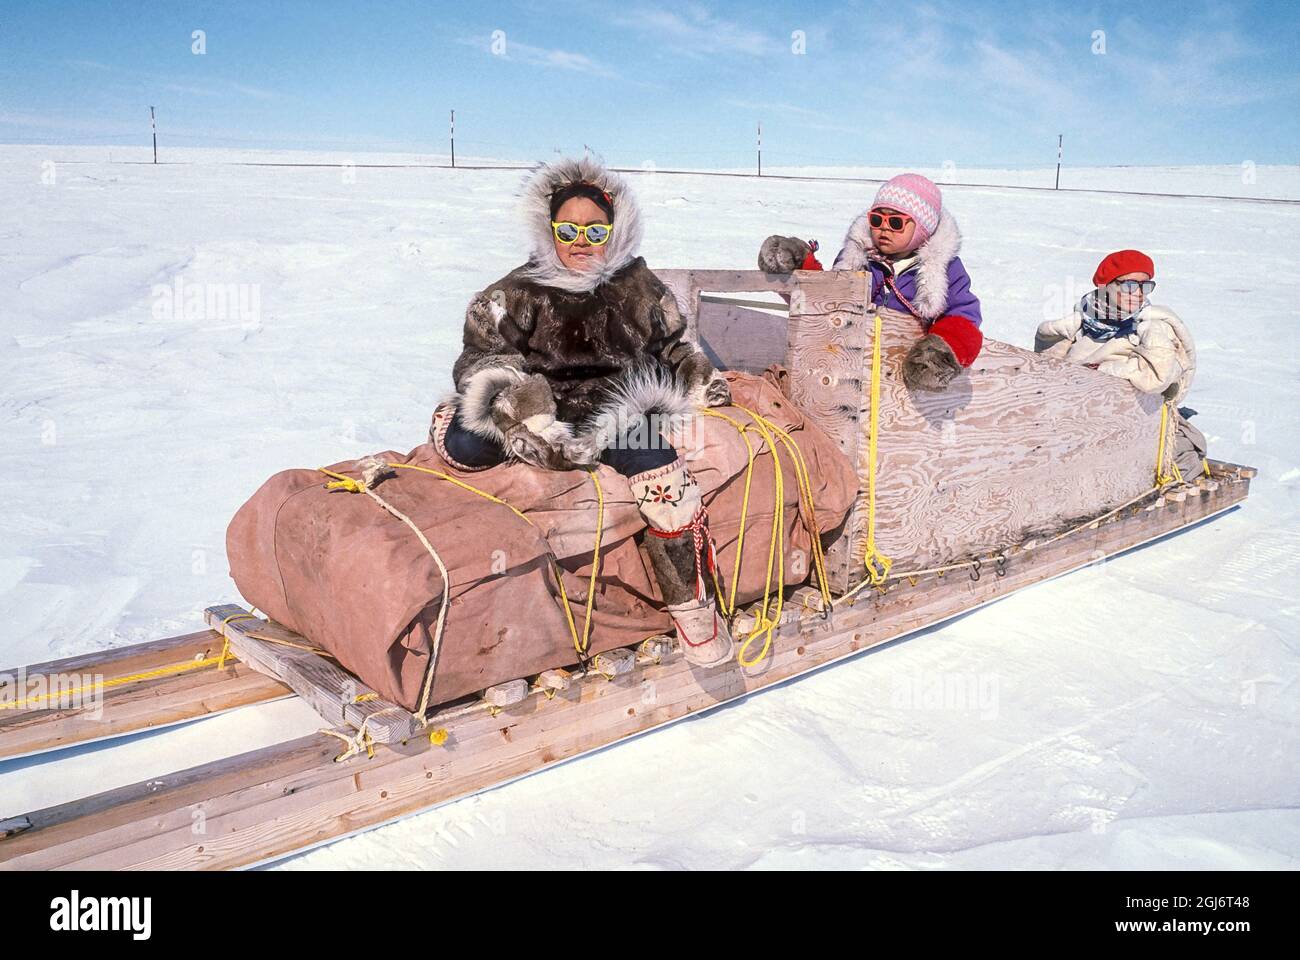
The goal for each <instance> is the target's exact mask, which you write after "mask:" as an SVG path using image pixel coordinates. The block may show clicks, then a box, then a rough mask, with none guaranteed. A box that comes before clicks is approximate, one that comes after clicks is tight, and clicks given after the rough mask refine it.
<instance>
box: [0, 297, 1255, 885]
mask: <svg viewBox="0 0 1300 960" xmlns="http://www.w3.org/2000/svg"><path fill="white" fill-rule="evenodd" d="M661 276H663V277H664V279H665V280H666V282H668V283H669V284H670V285H671V286H673V288H674V290H675V291H676V292H677V294H678V298H679V301H680V302H681V304H682V306H683V307H684V308H685V309H686V310H687V311H688V312H689V313H690V315H691V318H692V323H694V324H695V325H696V326H697V330H698V333H699V335H700V337H701V338H702V340H703V342H704V343H705V345H706V348H707V349H708V350H710V351H712V352H713V353H714V356H715V358H716V360H717V361H718V362H720V364H721V365H725V366H728V367H731V368H734V369H749V370H762V369H763V368H765V367H766V366H767V365H768V364H770V363H773V362H778V363H781V364H783V365H784V366H785V367H786V369H787V370H788V372H789V377H790V392H791V394H792V396H793V397H794V398H795V401H796V402H797V403H798V404H799V405H800V406H801V407H802V408H803V409H805V410H806V411H809V412H811V413H814V414H815V415H816V418H817V420H818V423H819V424H820V425H821V426H823V428H824V429H826V430H827V432H828V433H830V434H831V435H832V436H833V437H835V438H836V440H837V441H838V442H839V443H840V445H841V448H842V449H843V450H844V451H845V452H846V454H848V455H849V456H850V457H851V458H853V459H854V461H855V462H857V463H858V464H859V468H860V473H861V475H862V477H863V489H862V490H861V494H860V499H859V502H858V504H857V505H856V506H855V508H854V510H853V512H852V513H851V515H850V516H849V518H848V520H847V521H846V523H845V524H844V527H843V529H842V530H841V531H840V532H839V534H838V535H837V536H835V537H834V538H833V542H831V541H828V543H827V574H828V578H829V587H830V593H831V596H832V599H833V603H832V605H831V606H830V607H829V608H827V606H826V604H825V603H824V601H823V594H822V592H821V591H820V590H819V589H816V588H815V587H809V586H805V587H799V588H796V589H794V590H792V591H790V594H789V596H788V597H787V598H786V603H785V605H784V608H783V611H782V613H781V616H780V626H779V627H777V628H776V631H775V635H774V636H775V639H774V643H773V646H772V651H771V654H770V655H769V656H767V657H766V658H765V659H763V660H762V661H760V662H758V663H757V664H755V665H754V666H752V667H742V666H741V665H739V664H738V663H732V664H729V665H727V666H725V667H719V668H714V669H710V670H698V669H695V668H692V667H691V666H690V665H689V664H687V663H686V661H685V660H684V659H683V657H682V655H681V653H680V652H679V651H677V650H676V649H675V648H674V647H673V644H672V643H671V641H668V640H666V639H665V638H649V639H648V640H647V641H646V642H645V643H643V644H642V645H641V646H640V647H639V648H636V649H626V650H618V651H614V652H612V653H609V654H601V655H600V656H598V657H597V658H596V659H595V660H594V661H593V662H592V663H591V664H590V665H589V667H588V668H587V669H585V670H581V669H576V668H566V667H565V666H564V665H557V666H556V668H555V669H552V670H547V671H545V672H544V673H543V674H541V675H539V676H536V677H521V678H519V679H518V680H516V681H514V682H512V683H507V684H500V685H498V686H496V687H493V688H490V689H488V690H485V691H483V692H482V694H481V695H480V696H478V697H471V698H467V699H465V700H462V701H459V702H456V703H451V704H444V705H442V706H440V707H437V708H436V709H435V710H434V711H433V712H432V715H431V716H430V717H429V718H428V724H427V726H426V725H422V724H419V723H418V721H416V720H415V718H412V717H411V716H410V714H409V713H406V712H405V711H403V710H401V709H400V708H398V707H395V706H393V705H391V704H385V703H383V702H382V701H381V700H379V699H378V698H377V697H375V696H374V695H373V691H368V688H366V687H365V685H364V684H362V683H360V681H358V680H357V679H356V678H355V677H352V676H350V675H349V674H347V673H346V672H344V671H342V670H341V669H340V668H338V667H337V666H336V665H334V664H332V663H331V662H330V661H328V660H326V659H324V658H321V657H319V656H318V655H317V654H316V653H314V652H312V650H311V649H310V647H311V644H310V638H302V637H299V636H297V635H296V634H292V633H290V632H289V631H286V630H285V629H284V628H283V627H281V626H279V625H277V624H273V623H268V622H266V621H265V620H263V619H261V618H258V617H255V616H254V615H253V614H252V613H250V612H249V611H246V610H243V609H242V608H239V607H229V606H227V607H214V608H210V609H209V610H208V611H207V620H208V623H209V625H210V626H211V627H212V628H213V629H211V630H209V631H202V632H199V633H196V634H190V635H187V636H185V637H177V638H172V639H170V640H163V641H157V642H155V643H152V644H142V645H138V646H133V647H127V648H123V649H121V650H115V651H109V652H106V653H103V654H98V655H87V656H84V657H78V658H72V659H70V660H66V661H56V662H53V663H48V664H40V665H37V666H35V667H29V668H27V670H26V673H27V675H28V677H32V676H36V675H38V674H40V675H47V676H53V675H57V674H75V675H77V676H87V675H91V676H93V675H95V674H100V675H102V676H103V677H104V678H105V679H106V683H105V685H104V688H103V697H102V703H101V706H102V715H101V716H100V718H99V719H97V720H95V719H89V718H88V717H87V716H86V715H85V712H84V711H82V710H77V709H73V708H63V707H59V708H51V704H52V703H54V702H55V701H54V698H53V697H49V698H46V699H41V698H40V697H29V702H27V703H20V704H19V705H18V706H17V707H11V708H10V709H4V704H3V701H0V761H2V760H3V759H4V758H6V757H15V756H21V755H24V754H31V753H37V752H41V751H44V750H50V749H58V748H60V747H63V746H67V745H69V744H73V743H78V742H86V741H88V740H92V739H103V738H105V737H113V736H121V735H123V734H126V733H129V732H131V731H135V730H142V729H148V728H152V727H157V726H161V725H165V724H168V723H174V722H179V721H181V720H184V719H192V718H195V717H200V716H204V715H208V714H211V713H214V712H218V711H220V710H224V709H230V708H233V707H235V706H239V705H243V704H249V703H256V702H261V701H264V700H270V699H275V698H277V697H283V696H289V695H294V694H296V695H299V696H303V697H304V698H306V699H307V700H308V702H309V703H310V704H311V705H312V706H313V707H314V708H315V709H316V710H317V711H318V712H319V713H320V714H321V715H322V717H324V718H325V720H326V722H327V724H328V725H329V726H330V727H331V729H332V730H333V735H323V734H318V735H313V736H309V737H303V738H299V739H297V740H292V741H289V742H286V743H282V744H278V745H276V746H273V747H268V748H265V749H261V750H256V751H252V752H249V753H245V754H242V755H239V756H235V757H231V758H228V759H225V760H221V761H217V762H215V763H211V764H206V765H203V766H199V767H195V768H192V769H189V770H185V771H180V772H177V773H174V774H170V775H167V776H164V777H162V778H154V779H151V780H149V781H147V782H145V783H140V784H136V785H132V786H127V787H123V788H120V789H117V790H112V791H108V792H106V793H101V794H98V795H95V796H91V797H88V798H85V799H80V800H76V801H73V802H70V803H65V804H60V805H58V806H55V807H50V808H47V809H44V810H38V811H32V812H27V813H23V812H20V811H12V810H0V868H8V869H46V868H90V869H126V868H163V869H170V868H232V867H246V866H250V865H255V864H260V863H265V862H269V861H273V860H276V859H279V858H282V857H284V856H287V855H290V854H292V853H295V852H298V851H301V850H304V849H306V848H309V847H312V846H315V845H319V844H322V843H327V842H330V841H332V840H335V839H338V838H340V837H344V836H347V835H350V834H353V833H357V832H360V831H362V830H365V829H369V828H371V827H374V826H378V825H380V824H383V823H386V822H389V821H392V820H394V819H397V818H400V817H402V816H405V815H408V814H411V813H415V812H418V811H421V810H425V809H428V808H430V807H432V806H435V805H437V804H440V803H443V802H446V801H448V800H452V799H455V798H457V797H461V796H464V795H467V794H470V793H473V792H475V791H478V790H481V789H483V788H485V787H488V786H492V785H496V784H500V783H503V782H506V781H509V780H511V779H514V778H517V777H520V776H523V775H525V774H528V773H531V772H534V771H536V770H539V769H541V768H543V767H545V766H547V765H549V764H553V763H557V762H560V761H563V760H566V759H570V758H572V757H575V756H578V755H581V754H582V753H585V752H587V751H590V750H594V749H597V748H599V747H602V746H605V745H607V744H610V743H613V742H616V741H618V740H620V739H623V738H626V737H630V736H633V735H636V734H639V733H642V732H645V731H647V730H650V729H653V728H655V727H657V726H660V725H662V724H665V723H668V722H671V721H673V720H677V719H680V718H682V717H684V716H687V715H689V714H692V713H696V712H699V711H702V710H706V709H709V708H711V707H714V706H717V705H719V704H722V703H725V702H728V701H730V700H734V699H736V698H737V697H742V696H744V695H746V694H748V693H752V692H754V691H757V690H760V689H762V688H763V687H765V686H768V685H770V684H772V683H776V682H780V681H783V680H786V679H789V678H790V677H793V676H797V675H799V674H801V673H805V672H807V671H810V670H812V669H814V668H817V667H820V666H822V665H825V664H827V663H831V662H834V661H836V660H840V659H843V658H845V657H848V656H852V655H855V654H857V653H860V652H861V651H863V650H866V649H868V648H870V647H873V646H875V645H878V644H880V643H884V642H886V641H888V640H892V639H895V638H897V637H902V636H906V635H907V634H909V633H913V632H915V631H917V630H919V629H922V628H925V627H929V626H932V625H934V624H937V623H941V622H943V621H944V620H947V619H949V618H951V617H954V616H957V615H959V614H962V613H965V612H967V611H970V610H973V609H975V608H977V607H979V606H981V605H983V604H985V603H988V602H990V601H992V600H996V599H998V598H1000V597H1003V596H1006V595H1007V594H1010V593H1012V592H1015V591H1017V590H1020V589H1022V588H1024V587H1027V586H1030V585H1032V584H1035V583H1038V582H1041V581H1043V580H1047V579H1051V578H1053V577H1056V576H1059V575H1062V574H1064V573H1068V572H1070V571H1072V570H1076V569H1078V568H1080V567H1084V566H1087V565H1089V564H1091V563H1094V562H1097V561H1099V560H1102V559H1104V558H1108V557H1111V556H1115V555H1116V554H1119V553H1123V552H1125V551H1127V550H1130V549H1133V548H1135V547H1138V546H1141V545H1143V544H1146V543H1150V542H1151V541H1154V540H1157V539H1159V538H1161V537H1164V536H1166V535H1168V534H1171V533H1174V532H1176V531H1179V530H1182V529H1185V528H1187V527H1189V526H1192V525H1195V524H1198V523H1200V522H1202V521H1204V520H1207V519H1209V518H1212V517H1214V516H1217V515H1218V514H1220V513H1223V512H1224V511H1227V510H1230V509H1232V508H1234V507H1235V506H1237V505H1238V504H1240V503H1241V502H1242V501H1243V500H1244V499H1245V498H1246V496H1247V494H1248V492H1249V486H1250V478H1251V477H1252V476H1253V475H1254V471H1253V470H1252V469H1251V468H1248V467H1241V466H1237V465H1234V464H1227V463H1219V462H1214V461H1211V462H1210V464H1209V471H1208V476H1200V477H1196V478H1185V480H1184V481H1183V482H1172V483H1161V484H1157V483H1156V482H1155V478H1156V471H1157V468H1156V464H1157V459H1158V458H1157V448H1158V447H1160V446H1163V445H1162V444H1161V443H1160V440H1161V437H1160V434H1161V432H1162V429H1161V404H1160V402H1159V400H1158V398H1157V399H1156V400H1155V401H1151V400H1149V399H1146V398H1141V397H1139V396H1138V395H1137V394H1135V393H1134V392H1133V391H1132V390H1131V389H1130V388H1129V387H1128V386H1127V384H1124V383H1123V382H1121V381H1118V380H1114V379H1113V378H1109V377H1104V376H1103V375H1101V374H1096V373H1094V372H1091V371H1086V370H1082V369H1080V368H1075V367H1067V366H1065V365H1063V364H1059V363H1056V362H1054V361H1048V360H1044V359H1042V358H1038V357H1035V356H1034V355H1032V354H1029V353H1026V352H1025V351H1021V350H1017V349H1016V348H1014V347H1010V346H1007V345H1005V344H999V343H995V342H986V346H985V354H984V356H983V357H981V360H980V361H978V362H977V365H976V367H975V368H974V369H973V370H972V371H971V372H970V374H969V375H968V376H967V377H963V378H960V380H961V382H960V384H959V385H954V388H953V389H952V390H950V391H948V392H946V393H944V394H936V395H931V396H926V397H921V398H916V397H913V396H911V395H910V393H908V391H907V390H906V388H905V387H904V386H903V385H902V383H901V380H900V379H899V378H898V377H897V375H896V370H897V362H898V360H899V358H900V357H901V353H902V351H903V350H904V349H905V347H906V345H907V344H908V343H910V342H911V340H912V339H914V337H915V336H916V333H917V331H918V330H919V328H918V327H916V326H915V324H914V322H913V321H911V319H910V318H906V317H899V316H898V315H892V314H891V315H879V314H877V313H876V312H875V311H873V310H871V309H870V308H865V309H864V306H863V302H864V299H865V298H864V294H865V289H864V286H863V277H862V275H861V274H851V273H831V274H818V273H811V274H808V273H802V272H801V273H796V274H794V275H792V276H790V277H768V276H765V275H763V274H761V273H757V272H722V271H665V272H663V273H662V274H661ZM762 291H777V292H780V293H784V294H785V295H787V296H789V298H790V305H789V316H788V318H787V317H786V316H785V315H784V311H783V309H782V307H783V306H784V305H783V304H779V303H778V304H777V305H776V307H775V308H772V307H768V306H765V305H763V303H762V302H761V301H759V300H748V299H741V298H737V297H726V298H720V297H717V296H712V295H711V294H718V293H727V292H733V293H734V292H743V293H746V294H751V293H752V294H755V295H759V296H761V292H762ZM877 321H879V324H878V323H877ZM877 333H879V337H878V338H877ZM877 344H879V350H877ZM873 372H874V373H875V374H877V376H875V377H873V376H872V374H873ZM873 381H874V383H875V386H874V387H873ZM1084 396H1086V397H1087V398H1088V402H1089V410H1090V415H1089V416H1088V417H1087V418H1086V419H1085V418H1083V417H1081V415H1080V413H1079V410H1080V405H1079V401H1080V400H1081V399H1082V398H1083V397H1084ZM873 421H874V422H875V424H876V430H875V431H872V430H871V424H872V422H873ZM873 432H874V434H875V438H876V441H877V442H876V444H875V451H874V453H875V456H874V457H872V456H871V446H872V445H871V443H870V440H871V436H872V434H873ZM873 488H874V496H873ZM873 513H874V515H875V518H876V519H875V523H874V524H873V523H872V520H871V517H872V514H873ZM882 558H883V559H882ZM868 559H873V561H874V562H875V564H876V565H875V566H874V567H873V569H874V570H875V573H876V575H875V576H874V577H872V578H867V577H866V576H865V573H864V571H865V570H866V562H867V560H868ZM884 560H888V561H892V567H888V569H885V562H884ZM759 615H760V612H759V611H750V613H749V614H748V617H749V620H750V622H752V621H753V620H754V619H756V618H757V617H758V616H759ZM745 620H746V614H743V613H742V615H741V617H740V620H739V622H738V626H739V628H740V630H741V631H742V632H743V630H744V621H745ZM227 644H228V647H227ZM223 654H224V656H223ZM7 673H9V674H14V673H16V671H12V670H11V671H7ZM115 681H120V682H115ZM49 689H50V690H51V691H52V690H54V689H55V687H54V686H53V685H51V686H50V688H49ZM63 689H65V690H66V689H68V687H67V686H66V685H65V686H64V688H63ZM403 714H404V716H403ZM196 823H201V825H202V826H201V829H198V828H196ZM196 831H197V832H196Z"/></svg>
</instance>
